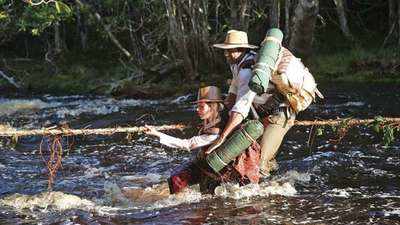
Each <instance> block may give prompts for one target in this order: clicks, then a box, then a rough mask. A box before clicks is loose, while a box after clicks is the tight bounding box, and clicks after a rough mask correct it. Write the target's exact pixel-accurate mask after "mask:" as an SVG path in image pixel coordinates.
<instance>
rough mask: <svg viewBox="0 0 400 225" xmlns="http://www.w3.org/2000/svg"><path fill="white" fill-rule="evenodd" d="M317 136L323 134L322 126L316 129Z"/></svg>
mask: <svg viewBox="0 0 400 225" xmlns="http://www.w3.org/2000/svg"><path fill="white" fill-rule="evenodd" d="M316 135H317V136H322V135H324V128H323V127H318V128H317V131H316Z"/></svg>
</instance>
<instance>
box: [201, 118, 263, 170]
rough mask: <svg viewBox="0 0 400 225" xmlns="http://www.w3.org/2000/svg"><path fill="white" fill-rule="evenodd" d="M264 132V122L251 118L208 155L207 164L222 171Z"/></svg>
mask: <svg viewBox="0 0 400 225" xmlns="http://www.w3.org/2000/svg"><path fill="white" fill-rule="evenodd" d="M263 132H264V126H263V124H262V123H261V122H260V121H258V120H249V121H247V122H246V123H244V125H243V126H242V127H241V128H240V129H238V130H236V131H235V132H233V134H232V135H231V136H230V137H229V138H228V139H227V140H226V141H225V142H224V143H223V144H222V145H221V146H220V147H219V148H217V149H215V150H214V151H213V152H211V153H210V154H208V155H207V157H206V161H207V164H208V165H209V166H210V167H211V168H212V169H213V170H214V171H215V172H217V173H218V172H219V171H221V170H222V169H223V168H224V167H225V166H227V165H228V164H229V163H230V162H232V161H233V160H234V159H235V158H236V157H237V156H238V155H239V154H240V153H242V152H243V151H244V150H246V149H247V148H248V147H249V146H250V145H251V144H252V143H253V141H255V140H257V139H258V138H259V137H261V135H262V134H263Z"/></svg>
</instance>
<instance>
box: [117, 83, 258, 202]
mask: <svg viewBox="0 0 400 225" xmlns="http://www.w3.org/2000/svg"><path fill="white" fill-rule="evenodd" d="M195 103H197V109H196V111H197V115H198V116H199V118H200V119H201V121H202V123H201V126H200V129H199V133H198V135H196V136H193V137H191V138H188V139H180V138H176V137H172V136H169V135H167V134H164V133H161V132H159V131H156V130H155V129H153V128H151V127H148V130H147V131H146V133H147V134H149V135H153V136H156V137H158V138H159V140H160V143H161V144H164V145H166V146H169V147H172V148H180V149H185V150H187V151H192V152H193V153H194V159H192V160H191V161H189V162H186V163H184V164H183V165H181V166H179V167H178V168H176V169H175V170H174V171H173V173H172V175H171V176H170V177H169V178H168V187H167V185H165V184H164V185H160V187H159V188H157V189H154V192H153V193H152V194H151V195H152V197H154V196H155V195H159V194H160V193H162V195H164V196H165V193H166V192H165V189H167V188H168V189H169V192H170V193H171V194H176V193H180V192H182V191H184V190H185V189H186V188H187V187H188V186H190V185H194V184H200V191H201V192H202V193H213V192H214V189H215V188H216V187H217V186H218V185H220V183H221V182H234V183H239V184H240V185H246V184H249V183H258V181H259V167H258V164H259V159H260V149H259V146H258V144H257V143H253V145H252V146H250V147H249V148H248V149H247V150H245V151H243V152H242V153H241V154H240V155H239V156H238V157H236V158H235V160H234V161H233V162H231V163H229V164H228V165H227V166H226V167H225V168H223V169H222V170H221V172H219V173H218V174H217V173H215V172H214V171H213V170H212V169H211V168H210V167H209V165H208V164H207V162H206V160H205V158H204V157H205V154H204V151H205V149H206V147H208V146H209V145H210V144H212V143H213V142H214V141H215V140H217V139H218V137H219V135H220V133H221V132H222V128H223V127H224V125H225V121H226V119H224V116H223V113H222V111H223V108H224V107H223V104H222V98H221V93H220V90H219V89H218V88H217V87H215V86H208V87H203V88H200V90H199V92H198V100H197V101H196V102H195ZM163 188H164V190H163ZM123 192H124V195H125V196H126V197H128V198H130V199H133V200H136V199H140V198H143V197H144V196H145V195H146V193H145V192H144V191H143V190H142V191H140V190H138V189H133V190H132V189H125V190H123Z"/></svg>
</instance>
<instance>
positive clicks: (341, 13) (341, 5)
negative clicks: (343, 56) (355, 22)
mask: <svg viewBox="0 0 400 225" xmlns="http://www.w3.org/2000/svg"><path fill="white" fill-rule="evenodd" d="M333 2H334V3H335V5H336V12H337V14H338V18H339V23H340V29H341V30H342V32H343V34H344V36H345V37H346V38H347V39H348V40H351V41H352V40H353V35H352V34H351V32H350V29H349V26H348V25H347V17H346V6H345V2H343V0H333Z"/></svg>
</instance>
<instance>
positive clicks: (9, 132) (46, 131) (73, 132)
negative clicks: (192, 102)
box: [0, 117, 400, 137]
mask: <svg viewBox="0 0 400 225" xmlns="http://www.w3.org/2000/svg"><path fill="white" fill-rule="evenodd" d="M376 121H377V119H376V118H375V119H334V120H333V119H331V120H314V121H312V120H305V121H295V122H294V125H296V126H339V125H341V124H344V123H345V124H346V125H347V126H356V125H368V124H371V123H373V122H376ZM381 121H382V122H384V123H389V124H390V123H391V124H393V125H395V126H396V127H399V126H400V118H396V117H393V118H392V117H381ZM152 127H154V128H155V129H156V130H159V131H163V130H178V129H185V128H188V127H189V126H187V125H183V124H171V125H162V126H152ZM145 130H146V128H145V127H144V126H137V127H115V128H98V129H70V128H41V129H34V130H18V129H15V128H13V127H10V126H4V125H3V126H1V125H0V137H22V136H46V135H49V136H54V135H63V136H78V135H83V136H86V135H113V134H115V133H140V132H143V131H145Z"/></svg>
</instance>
